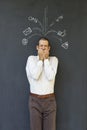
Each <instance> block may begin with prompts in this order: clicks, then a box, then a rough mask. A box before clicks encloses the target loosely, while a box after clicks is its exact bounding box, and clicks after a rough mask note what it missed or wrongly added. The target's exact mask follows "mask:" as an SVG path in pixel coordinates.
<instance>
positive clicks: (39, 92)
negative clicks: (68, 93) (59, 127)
mask: <svg viewBox="0 0 87 130" xmlns="http://www.w3.org/2000/svg"><path fill="white" fill-rule="evenodd" d="M36 49H37V52H38V55H37V56H29V57H28V60H27V64H26V74H27V78H28V81H29V83H30V98H29V110H30V128H31V130H55V129H56V100H55V94H54V84H55V76H56V73H57V67H58V59H57V58H56V57H55V56H49V54H50V49H51V47H50V43H49V40H48V39H46V38H40V40H39V43H38V45H37V46H36Z"/></svg>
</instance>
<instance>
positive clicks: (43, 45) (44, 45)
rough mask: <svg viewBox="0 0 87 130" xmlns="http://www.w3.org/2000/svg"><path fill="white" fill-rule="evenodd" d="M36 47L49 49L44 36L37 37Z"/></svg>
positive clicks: (48, 43) (47, 41)
mask: <svg viewBox="0 0 87 130" xmlns="http://www.w3.org/2000/svg"><path fill="white" fill-rule="evenodd" d="M36 49H37V50H38V49H42V50H43V51H44V50H48V51H50V42H49V40H48V39H47V38H45V37H42V38H40V39H39V41H38V45H37V46H36Z"/></svg>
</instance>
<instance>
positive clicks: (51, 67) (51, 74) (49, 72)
mask: <svg viewBox="0 0 87 130" xmlns="http://www.w3.org/2000/svg"><path fill="white" fill-rule="evenodd" d="M57 67H58V59H57V58H56V57H53V59H52V62H50V61H49V60H48V59H46V60H44V70H45V75H46V77H47V79H48V80H53V79H55V76H56V73H57Z"/></svg>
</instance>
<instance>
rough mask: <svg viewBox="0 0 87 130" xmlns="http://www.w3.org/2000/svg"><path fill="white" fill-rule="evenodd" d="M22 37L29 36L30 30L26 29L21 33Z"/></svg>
mask: <svg viewBox="0 0 87 130" xmlns="http://www.w3.org/2000/svg"><path fill="white" fill-rule="evenodd" d="M23 33H24V35H25V36H27V35H29V34H30V33H32V30H31V28H30V27H28V28H26V29H25V30H24V31H23Z"/></svg>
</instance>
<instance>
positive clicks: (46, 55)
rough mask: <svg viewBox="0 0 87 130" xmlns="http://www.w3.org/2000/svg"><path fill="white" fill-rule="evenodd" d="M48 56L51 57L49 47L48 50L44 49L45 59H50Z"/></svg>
mask: <svg viewBox="0 0 87 130" xmlns="http://www.w3.org/2000/svg"><path fill="white" fill-rule="evenodd" d="M48 57H49V50H48V49H47V50H44V60H45V59H48Z"/></svg>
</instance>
